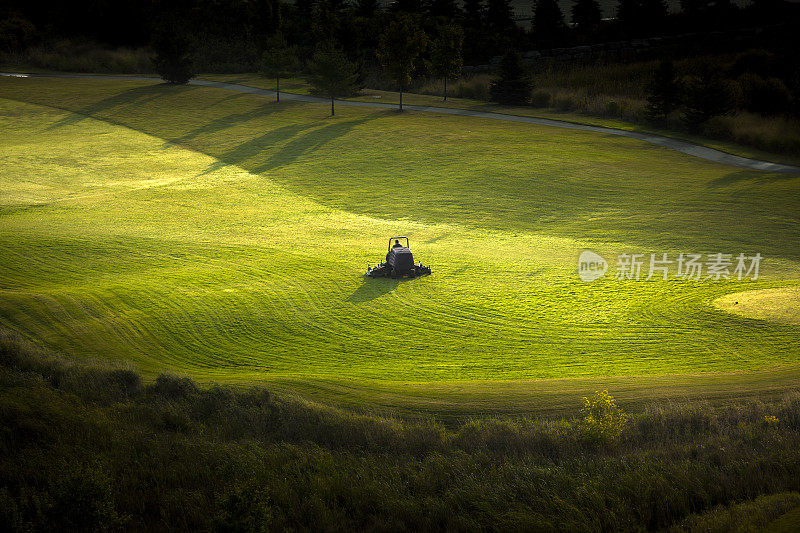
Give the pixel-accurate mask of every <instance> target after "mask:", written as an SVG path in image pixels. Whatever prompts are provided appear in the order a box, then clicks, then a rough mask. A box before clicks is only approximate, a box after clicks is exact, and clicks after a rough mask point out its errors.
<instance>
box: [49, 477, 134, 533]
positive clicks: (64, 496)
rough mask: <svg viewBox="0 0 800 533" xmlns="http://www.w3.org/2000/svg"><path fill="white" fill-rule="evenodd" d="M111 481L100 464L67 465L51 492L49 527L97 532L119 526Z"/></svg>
mask: <svg viewBox="0 0 800 533" xmlns="http://www.w3.org/2000/svg"><path fill="white" fill-rule="evenodd" d="M112 494H113V491H112V485H111V478H110V477H109V476H108V475H107V474H106V472H105V470H104V469H103V467H102V466H101V465H100V464H99V463H93V464H80V463H69V464H67V465H66V466H65V468H64V470H63V471H62V473H61V475H60V476H59V477H58V478H57V480H56V483H55V485H54V486H53V487H52V489H51V496H52V498H53V500H52V506H51V507H50V509H49V510H48V519H49V520H48V521H49V522H50V524H51V526H52V527H54V528H56V529H59V530H61V531H98V530H104V529H109V528H111V527H113V526H115V525H117V524H119V523H120V522H121V520H120V517H119V516H118V515H117V512H116V510H115V509H114V500H113V496H112Z"/></svg>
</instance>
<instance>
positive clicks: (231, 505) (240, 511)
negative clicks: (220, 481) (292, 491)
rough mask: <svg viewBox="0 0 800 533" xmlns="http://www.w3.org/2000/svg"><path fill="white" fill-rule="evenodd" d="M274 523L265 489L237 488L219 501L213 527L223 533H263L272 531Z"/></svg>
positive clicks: (253, 487) (252, 487)
mask: <svg viewBox="0 0 800 533" xmlns="http://www.w3.org/2000/svg"><path fill="white" fill-rule="evenodd" d="M272 521H273V511H272V507H271V506H270V503H269V498H268V496H267V494H266V493H265V492H264V491H263V489H260V488H259V487H256V486H246V487H235V488H234V489H232V490H231V491H229V492H228V493H226V494H225V495H224V496H222V497H221V498H220V499H219V501H218V503H217V512H216V515H215V516H214V518H213V526H212V527H213V530H214V531H218V532H221V533H222V532H225V533H261V532H266V531H270V529H271V528H270V526H271V524H272Z"/></svg>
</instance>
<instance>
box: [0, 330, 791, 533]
mask: <svg viewBox="0 0 800 533" xmlns="http://www.w3.org/2000/svg"><path fill="white" fill-rule="evenodd" d="M0 390H2V394H0V426H1V427H2V428H3V430H2V433H0V528H2V529H3V530H4V531H17V530H20V531H23V530H24V531H27V530H30V529H35V530H53V529H61V530H70V531H76V530H84V529H85V530H95V531H96V530H100V529H105V528H109V529H117V528H120V529H132V530H160V529H181V530H194V531H197V530H209V529H212V530H215V529H219V530H223V531H230V530H231V529H235V530H244V531H260V530H263V529H262V528H268V529H269V530H284V529H286V528H288V529H290V530H305V529H314V530H316V529H325V530H328V531H355V530H414V531H421V530H453V529H458V530H462V531H463V530H469V531H472V530H487V529H489V530H509V529H513V530H518V529H528V530H530V529H533V530H569V531H641V530H644V529H648V530H658V529H663V528H669V527H672V529H671V530H672V531H729V530H731V529H730V528H731V526H732V525H735V526H737V527H739V528H740V530H743V531H744V530H748V531H752V530H757V529H758V528H760V527H763V526H764V525H767V524H775V527H778V526H780V524H784V523H785V524H788V527H791V524H792V520H794V519H795V517H796V512H793V511H792V509H796V508H797V506H798V504H800V494H798V493H797V491H799V490H800V395H798V393H797V392H794V393H790V394H788V395H786V396H785V397H784V398H782V399H779V400H777V401H773V402H767V403H764V402H761V401H743V402H739V403H738V404H737V405H736V406H728V407H725V408H713V407H711V406H709V405H708V404H705V403H669V404H663V403H662V404H659V405H651V406H649V407H647V408H645V409H643V410H642V411H641V412H639V413H635V414H633V415H632V416H631V418H630V420H629V421H628V423H627V425H626V426H625V427H624V429H623V431H622V434H621V437H620V440H619V441H618V442H613V443H598V442H592V441H588V440H586V439H585V436H584V435H585V432H584V430H583V426H582V423H581V422H580V421H579V420H578V419H576V418H575V417H574V416H568V417H565V418H563V419H541V418H531V417H526V418H495V419H483V420H469V421H464V422H461V423H459V424H455V425H452V426H450V427H443V426H441V425H439V424H437V423H436V422H434V421H431V420H428V421H417V422H409V421H402V420H398V419H392V418H383V417H379V416H374V415H368V414H354V413H348V412H343V411H339V410H336V409H332V408H329V407H322V406H318V405H314V404H310V403H307V402H303V401H297V400H291V399H285V398H284V399H281V398H277V399H276V398H275V397H274V396H272V395H271V394H269V392H267V391H266V390H264V389H261V388H257V387H256V388H231V387H219V386H217V387H212V388H210V389H208V388H206V389H204V388H200V387H198V386H197V384H195V383H194V382H192V381H191V380H189V379H186V378H178V377H175V376H168V375H163V376H160V377H159V378H158V379H157V380H156V381H155V382H153V383H152V384H150V385H143V383H142V379H141V376H140V375H139V374H138V373H137V372H136V371H134V370H132V369H131V368H130V367H129V366H127V367H126V366H122V367H120V366H114V365H109V364H107V363H103V362H102V361H93V362H92V363H89V364H87V363H80V362H76V361H75V359H74V358H72V357H70V358H68V359H65V358H62V357H60V356H57V355H54V354H52V353H49V352H45V351H42V350H41V349H38V348H36V347H34V346H33V345H30V344H28V343H26V342H24V341H22V340H21V339H20V338H18V337H15V336H13V335H8V334H6V333H5V332H3V333H2V334H0ZM574 414H577V413H574ZM795 523H796V522H795Z"/></svg>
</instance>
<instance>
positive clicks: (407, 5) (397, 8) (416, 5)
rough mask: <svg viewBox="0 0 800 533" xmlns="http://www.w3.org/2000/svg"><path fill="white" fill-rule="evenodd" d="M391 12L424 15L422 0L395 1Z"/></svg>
mask: <svg viewBox="0 0 800 533" xmlns="http://www.w3.org/2000/svg"><path fill="white" fill-rule="evenodd" d="M391 11H392V12H394V13H416V14H419V13H422V11H423V5H422V0H394V2H392V5H391Z"/></svg>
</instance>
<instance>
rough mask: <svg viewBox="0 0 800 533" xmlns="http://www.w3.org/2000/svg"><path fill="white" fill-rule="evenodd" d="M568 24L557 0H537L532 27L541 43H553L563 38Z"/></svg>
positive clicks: (534, 35) (535, 37)
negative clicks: (565, 22)
mask: <svg viewBox="0 0 800 533" xmlns="http://www.w3.org/2000/svg"><path fill="white" fill-rule="evenodd" d="M565 28H566V25H565V24H564V14H563V13H562V12H561V8H560V7H559V6H558V2H557V0H535V5H534V8H533V22H532V23H531V29H532V30H533V37H534V39H536V40H537V41H538V42H539V43H540V44H547V45H553V44H555V43H556V42H558V40H559V39H560V38H561V36H562V35H563V33H564V29H565Z"/></svg>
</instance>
